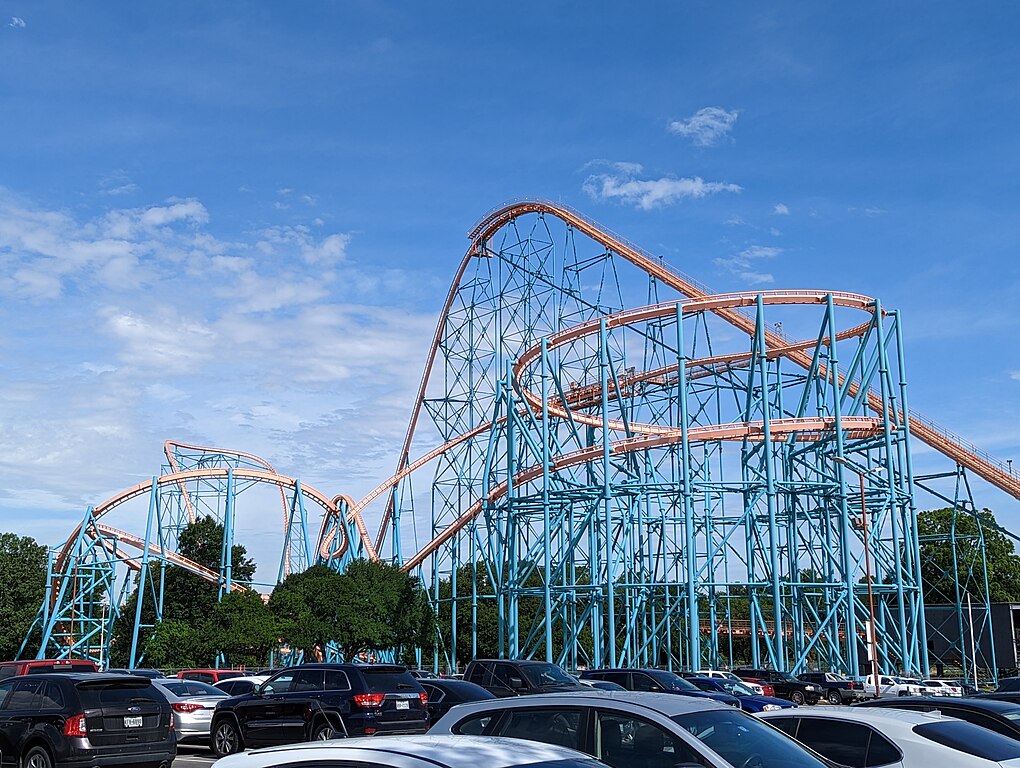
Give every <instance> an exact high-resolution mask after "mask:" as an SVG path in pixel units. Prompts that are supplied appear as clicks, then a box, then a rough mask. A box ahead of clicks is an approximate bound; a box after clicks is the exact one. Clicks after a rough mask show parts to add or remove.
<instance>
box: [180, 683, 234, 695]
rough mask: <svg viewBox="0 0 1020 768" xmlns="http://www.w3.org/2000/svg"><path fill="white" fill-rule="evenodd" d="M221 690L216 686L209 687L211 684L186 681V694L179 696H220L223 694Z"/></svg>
mask: <svg viewBox="0 0 1020 768" xmlns="http://www.w3.org/2000/svg"><path fill="white" fill-rule="evenodd" d="M222 693H223V691H221V690H220V689H219V688H217V687H216V686H215V685H209V683H203V682H201V681H200V680H185V681H184V693H183V694H178V695H179V696H219V695H220V694H222Z"/></svg>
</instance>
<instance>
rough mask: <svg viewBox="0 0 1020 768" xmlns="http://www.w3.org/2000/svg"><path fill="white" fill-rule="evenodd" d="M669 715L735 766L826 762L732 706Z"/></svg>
mask: <svg viewBox="0 0 1020 768" xmlns="http://www.w3.org/2000/svg"><path fill="white" fill-rule="evenodd" d="M671 719H672V720H673V722H675V723H676V724H677V725H679V726H680V727H681V728H684V729H686V730H687V731H688V732H689V733H691V734H692V735H693V736H695V737H696V738H697V739H699V740H700V741H703V742H704V743H705V744H707V745H708V746H709V747H711V748H712V749H713V750H714V751H716V752H717V753H719V754H720V755H722V756H723V757H724V758H725V759H726V760H728V761H729V762H730V763H732V764H733V765H736V766H744V765H746V766H755V768H825V765H826V764H825V763H823V762H822V761H821V760H819V759H818V758H816V757H815V756H814V755H812V754H811V753H810V752H808V751H806V750H805V749H804V748H803V747H802V746H801V745H800V744H798V743H797V742H796V741H794V740H793V739H791V738H790V737H789V736H787V735H786V734H785V733H782V732H780V731H778V730H776V729H775V728H770V727H769V726H768V725H766V724H765V723H763V722H762V721H761V720H758V719H757V718H755V717H752V716H751V715H747V714H744V713H742V712H740V711H737V710H734V709H733V708H731V707H725V708H724V709H711V710H702V711H700V712H689V713H687V714H685V715H673V717H672V718H671Z"/></svg>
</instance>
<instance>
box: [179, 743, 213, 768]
mask: <svg viewBox="0 0 1020 768" xmlns="http://www.w3.org/2000/svg"><path fill="white" fill-rule="evenodd" d="M214 762H216V758H215V756H214V755H213V753H212V752H210V751H209V750H208V749H206V748H205V747H195V746H190V745H188V744H181V745H180V746H178V747H177V759H176V760H174V768H183V766H199V765H202V766H205V765H212V764H213V763H214Z"/></svg>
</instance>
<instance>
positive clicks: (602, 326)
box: [599, 317, 629, 667]
mask: <svg viewBox="0 0 1020 768" xmlns="http://www.w3.org/2000/svg"><path fill="white" fill-rule="evenodd" d="M599 380H600V383H601V385H602V393H601V396H600V399H601V401H602V402H601V405H602V519H603V524H604V525H605V541H604V542H603V549H604V552H605V558H606V577H605V589H606V603H607V605H606V621H607V630H608V631H607V633H606V634H607V636H608V638H609V666H610V667H615V666H616V605H615V603H616V583H615V574H614V573H613V571H614V565H615V563H614V560H615V558H614V556H613V488H612V483H611V481H610V474H611V471H612V467H611V464H610V461H609V455H610V437H609V338H608V332H607V326H606V318H605V317H602V318H601V319H600V320H599ZM628 631H629V630H628Z"/></svg>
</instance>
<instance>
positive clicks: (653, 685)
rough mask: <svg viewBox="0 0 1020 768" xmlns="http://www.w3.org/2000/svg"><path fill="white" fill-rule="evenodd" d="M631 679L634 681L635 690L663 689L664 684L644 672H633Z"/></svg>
mask: <svg viewBox="0 0 1020 768" xmlns="http://www.w3.org/2000/svg"><path fill="white" fill-rule="evenodd" d="M630 677H631V680H633V681H634V690H635V691H661V690H662V686H661V685H659V684H658V683H657V682H655V681H654V680H652V678H651V677H649V676H648V675H646V674H645V673H644V672H631V675H630Z"/></svg>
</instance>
